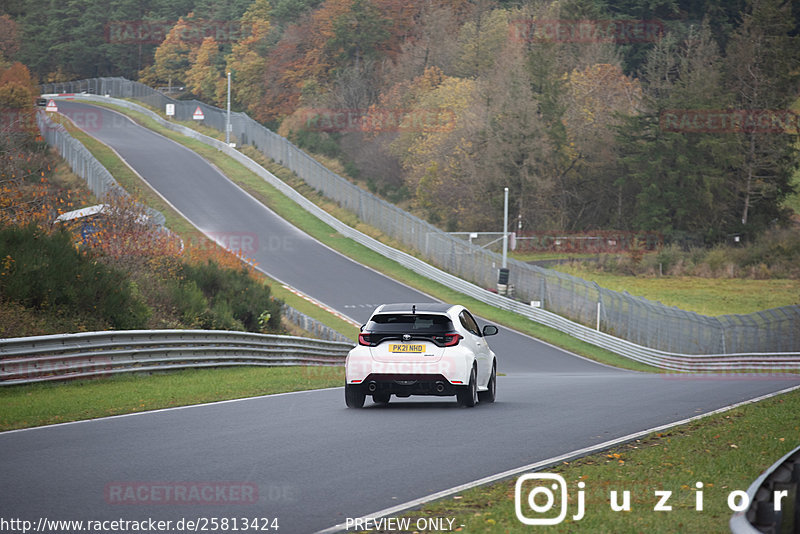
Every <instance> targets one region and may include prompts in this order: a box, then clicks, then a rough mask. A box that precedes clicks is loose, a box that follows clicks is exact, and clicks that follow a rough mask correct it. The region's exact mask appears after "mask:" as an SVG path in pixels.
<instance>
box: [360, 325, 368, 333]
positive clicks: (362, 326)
mask: <svg viewBox="0 0 800 534" xmlns="http://www.w3.org/2000/svg"><path fill="white" fill-rule="evenodd" d="M366 326H367V325H366V324H362V325H361V328H359V329H358V331H359V332H363V331H364V327H366Z"/></svg>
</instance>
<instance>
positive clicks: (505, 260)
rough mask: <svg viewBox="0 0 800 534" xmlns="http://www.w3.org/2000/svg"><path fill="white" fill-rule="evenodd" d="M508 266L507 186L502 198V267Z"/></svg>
mask: <svg viewBox="0 0 800 534" xmlns="http://www.w3.org/2000/svg"><path fill="white" fill-rule="evenodd" d="M506 267H508V188H507V187H506V188H505V193H504V200H503V269H505V268H506Z"/></svg>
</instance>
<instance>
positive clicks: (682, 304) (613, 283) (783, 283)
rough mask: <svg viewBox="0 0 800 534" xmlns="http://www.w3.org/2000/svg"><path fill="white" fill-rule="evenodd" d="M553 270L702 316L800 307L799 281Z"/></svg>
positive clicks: (565, 266)
mask: <svg viewBox="0 0 800 534" xmlns="http://www.w3.org/2000/svg"><path fill="white" fill-rule="evenodd" d="M554 268H555V269H557V270H559V271H562V272H566V273H569V274H572V275H575V276H579V277H581V278H583V279H585V280H591V281H593V282H597V283H598V284H599V285H600V286H602V287H605V288H608V289H613V290H616V291H627V292H628V293H630V294H632V295H639V296H642V297H645V298H647V299H650V300H656V301H659V302H661V303H663V304H666V305H667V306H676V307H678V308H681V309H683V310H690V311H695V312H697V313H701V314H703V315H724V314H729V313H752V312H756V311H760V310H766V309H769V308H777V307H778V306H789V305H792V304H800V280H788V279H770V280H754V279H742V278H698V277H690V276H664V277H642V276H625V275H617V274H610V273H601V272H596V271H593V270H591V269H586V268H582V267H577V266H568V265H561V266H556V267H554Z"/></svg>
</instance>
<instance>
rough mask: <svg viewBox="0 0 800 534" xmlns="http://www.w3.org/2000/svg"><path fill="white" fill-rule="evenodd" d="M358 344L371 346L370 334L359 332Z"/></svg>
mask: <svg viewBox="0 0 800 534" xmlns="http://www.w3.org/2000/svg"><path fill="white" fill-rule="evenodd" d="M358 344H359V345H364V346H366V347H371V346H372V343H371V342H370V340H369V334H365V333H363V332H362V333H360V334H358Z"/></svg>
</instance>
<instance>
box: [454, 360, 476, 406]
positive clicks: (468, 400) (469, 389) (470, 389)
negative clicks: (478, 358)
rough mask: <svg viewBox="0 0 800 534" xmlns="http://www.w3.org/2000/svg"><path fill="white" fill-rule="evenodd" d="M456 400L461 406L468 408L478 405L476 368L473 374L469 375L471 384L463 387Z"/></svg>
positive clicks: (473, 369)
mask: <svg viewBox="0 0 800 534" xmlns="http://www.w3.org/2000/svg"><path fill="white" fill-rule="evenodd" d="M456 398H457V399H458V404H459V406H466V407H467V408H472V407H473V406H475V405H476V404H478V379H477V376H476V374H475V368H474V367H473V368H472V372H471V373H470V375H469V384H468V385H466V386H462V387H461V388H460V389H459V390H458V392H457V393H456Z"/></svg>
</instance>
